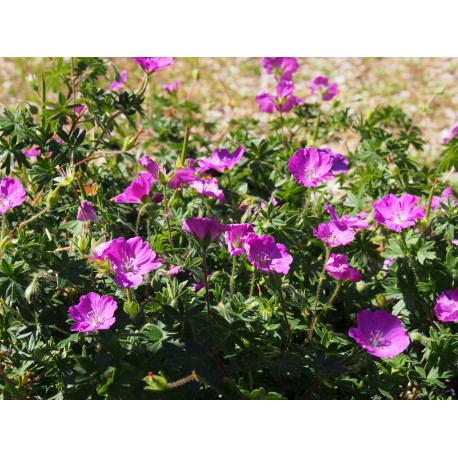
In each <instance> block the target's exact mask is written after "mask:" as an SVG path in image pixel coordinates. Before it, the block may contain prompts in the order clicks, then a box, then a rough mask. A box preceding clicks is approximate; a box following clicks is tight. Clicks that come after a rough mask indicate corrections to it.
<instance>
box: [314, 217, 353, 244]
mask: <svg viewBox="0 0 458 458" xmlns="http://www.w3.org/2000/svg"><path fill="white" fill-rule="evenodd" d="M312 230H313V235H314V236H315V237H318V238H319V239H320V240H321V241H322V242H323V243H324V244H325V245H327V246H329V247H336V246H342V245H348V244H349V243H351V242H352V241H353V239H354V238H355V231H354V230H353V229H350V228H347V229H345V230H342V226H341V225H338V224H336V223H335V222H334V221H331V222H330V223H320V224H318V230H316V229H314V228H312Z"/></svg>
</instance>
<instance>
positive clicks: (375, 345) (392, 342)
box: [348, 310, 409, 358]
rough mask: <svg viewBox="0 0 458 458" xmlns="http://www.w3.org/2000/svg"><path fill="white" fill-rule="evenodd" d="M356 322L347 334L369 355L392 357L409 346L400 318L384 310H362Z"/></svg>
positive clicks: (407, 336)
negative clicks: (354, 326)
mask: <svg viewBox="0 0 458 458" xmlns="http://www.w3.org/2000/svg"><path fill="white" fill-rule="evenodd" d="M357 324H358V325H357V327H356V328H351V329H350V331H349V332H348V335H349V336H350V337H351V338H352V339H355V340H356V343H357V344H358V345H361V347H363V348H364V349H365V350H366V351H367V352H368V353H370V354H371V355H374V356H379V357H380V358H393V357H395V356H397V355H399V353H402V352H403V351H404V350H405V349H406V348H407V347H408V346H409V335H408V334H407V332H406V330H405V329H404V326H402V322H401V320H400V319H399V318H398V317H396V316H394V315H392V314H391V313H388V312H385V310H377V311H376V312H373V311H372V310H362V311H361V312H359V313H358V316H357Z"/></svg>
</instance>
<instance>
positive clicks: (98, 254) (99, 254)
mask: <svg viewBox="0 0 458 458" xmlns="http://www.w3.org/2000/svg"><path fill="white" fill-rule="evenodd" d="M115 240H122V237H119V238H117V239H114V240H109V241H108V242H102V243H99V244H98V245H97V246H96V247H95V248H94V249H93V250H92V258H93V259H97V260H99V261H103V260H105V258H106V257H107V255H106V252H107V251H108V249H109V248H110V245H111V244H112V243H113V242H114V241H115Z"/></svg>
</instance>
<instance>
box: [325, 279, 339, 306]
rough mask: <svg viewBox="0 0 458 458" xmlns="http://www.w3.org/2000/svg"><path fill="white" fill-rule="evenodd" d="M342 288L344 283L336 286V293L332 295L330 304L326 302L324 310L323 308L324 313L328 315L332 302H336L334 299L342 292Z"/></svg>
mask: <svg viewBox="0 0 458 458" xmlns="http://www.w3.org/2000/svg"><path fill="white" fill-rule="evenodd" d="M341 286H342V281H339V283H337V286H336V289H335V290H334V292H333V293H332V296H331V297H330V299H329V300H328V302H326V304H325V306H324V308H323V313H326V310H327V309H328V307H329V306H330V305H331V304H332V302H333V301H334V299H335V298H336V297H337V294H339V291H340V287H341Z"/></svg>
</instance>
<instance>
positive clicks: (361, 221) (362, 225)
mask: <svg viewBox="0 0 458 458" xmlns="http://www.w3.org/2000/svg"><path fill="white" fill-rule="evenodd" d="M326 211H327V212H328V213H329V214H330V215H331V219H332V221H333V222H334V223H336V225H337V226H338V227H339V228H340V229H341V230H343V231H345V230H346V229H347V228H350V229H367V228H368V227H369V224H368V223H367V221H366V216H367V213H366V212H361V213H358V215H356V216H353V215H346V214H345V215H342V216H341V217H339V215H338V214H337V213H336V211H335V210H334V208H333V206H332V205H326Z"/></svg>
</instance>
